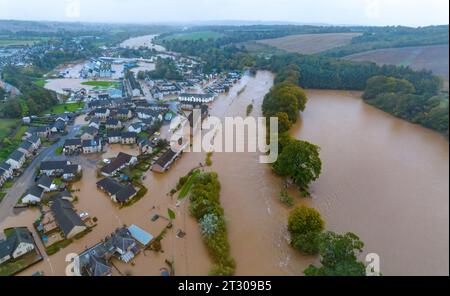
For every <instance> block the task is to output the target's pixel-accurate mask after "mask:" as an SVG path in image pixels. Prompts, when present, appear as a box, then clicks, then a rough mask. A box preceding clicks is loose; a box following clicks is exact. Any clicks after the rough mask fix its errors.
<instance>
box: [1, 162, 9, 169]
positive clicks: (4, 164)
mask: <svg viewBox="0 0 450 296" xmlns="http://www.w3.org/2000/svg"><path fill="white" fill-rule="evenodd" d="M0 169H2V170H4V171H9V170H10V169H11V165H10V164H9V163H7V162H5V161H4V162H2V163H1V164H0Z"/></svg>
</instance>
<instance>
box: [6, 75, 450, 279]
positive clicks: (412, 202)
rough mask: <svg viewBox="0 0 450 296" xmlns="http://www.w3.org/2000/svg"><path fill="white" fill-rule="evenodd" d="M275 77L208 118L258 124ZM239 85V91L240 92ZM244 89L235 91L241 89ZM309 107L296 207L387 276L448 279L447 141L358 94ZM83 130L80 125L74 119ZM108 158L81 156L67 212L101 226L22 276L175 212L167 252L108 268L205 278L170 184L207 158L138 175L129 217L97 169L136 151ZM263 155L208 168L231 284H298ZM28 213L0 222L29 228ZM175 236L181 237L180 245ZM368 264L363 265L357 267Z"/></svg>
mask: <svg viewBox="0 0 450 296" xmlns="http://www.w3.org/2000/svg"><path fill="white" fill-rule="evenodd" d="M272 83H273V75H272V74H271V73H269V72H264V71H260V72H258V73H257V75H256V76H255V77H248V76H244V77H243V79H242V80H241V81H240V82H239V83H238V84H237V85H236V86H234V87H233V88H232V89H231V91H230V93H229V94H226V95H221V96H219V97H218V98H217V100H216V101H215V102H214V103H213V104H212V106H211V110H210V113H211V115H215V116H219V117H224V116H243V117H244V116H245V113H246V108H247V106H248V105H249V104H250V103H253V105H254V108H253V112H252V114H251V115H252V116H260V115H261V104H262V100H263V97H264V95H265V94H266V93H267V92H268V91H269V89H270V88H271V86H272ZM244 87H245V88H244ZM241 90H242V91H241ZM307 95H308V97H309V102H308V104H307V107H306V110H305V112H304V113H303V114H302V119H301V120H300V121H299V122H298V124H296V125H295V126H294V127H293V128H292V135H293V136H295V137H296V138H299V139H305V140H308V141H311V142H312V143H315V144H318V145H319V146H321V148H322V150H321V158H322V161H323V170H322V175H321V177H320V178H319V180H317V181H316V182H315V183H314V184H313V185H312V187H311V192H312V196H313V197H312V199H302V198H300V197H298V192H297V190H296V189H295V188H291V190H290V193H291V195H293V196H296V202H297V203H306V204H308V205H311V206H313V207H316V208H318V210H319V211H320V212H321V213H322V216H323V217H324V219H325V221H326V228H327V229H329V230H333V231H338V232H347V231H352V232H355V233H356V234H358V235H359V236H360V237H361V238H362V240H363V241H364V242H365V244H366V246H365V250H364V255H365V254H367V253H372V252H374V253H377V254H379V255H380V257H381V272H382V273H383V274H384V275H418V274H427V275H431V274H448V251H449V249H448V238H449V237H448V235H449V228H448V216H449V213H448V206H449V204H448V194H449V185H448V184H449V183H448V177H449V167H448V148H449V147H448V142H447V141H446V140H445V139H444V138H442V137H440V136H439V135H437V134H436V133H434V132H431V131H429V130H426V129H424V128H421V127H418V126H415V125H412V124H409V123H407V122H405V121H402V120H399V119H396V118H394V117H392V116H390V115H388V114H386V113H383V112H381V111H379V110H377V109H375V108H373V107H370V106H368V105H366V104H364V103H363V101H362V100H361V99H360V98H359V96H360V93H357V92H345V91H316V90H310V91H307ZM80 121H81V119H80ZM110 148H111V149H110V150H109V151H108V153H105V154H103V155H97V156H95V155H94V156H88V157H84V156H83V157H78V158H77V160H74V162H77V161H78V163H80V164H81V165H82V167H83V178H82V180H81V181H80V182H78V183H76V184H75V186H74V187H75V189H79V190H80V191H77V192H75V193H74V194H75V195H76V196H78V199H79V201H78V203H77V204H76V205H75V207H76V208H77V209H78V211H79V212H81V211H87V212H89V214H90V216H91V217H97V218H98V226H96V227H95V228H94V229H93V231H92V232H91V233H89V234H87V235H86V236H85V237H83V238H82V239H81V240H79V241H75V242H74V243H72V244H71V245H69V246H68V247H67V248H65V249H63V250H61V251H60V252H58V253H56V254H55V255H53V256H51V257H50V260H48V259H47V256H46V258H45V260H44V261H43V262H40V263H38V264H37V265H35V266H33V267H31V268H29V269H27V270H26V271H25V272H23V273H22V274H23V275H30V274H32V273H33V272H35V271H37V270H44V271H45V274H46V275H63V274H64V270H65V266H66V263H65V260H64V259H65V255H66V254H68V253H71V252H75V253H79V252H81V251H83V250H84V249H85V247H86V246H92V245H94V244H96V243H97V242H99V241H100V240H101V239H103V238H104V237H105V236H106V235H108V234H109V233H111V232H112V231H113V230H114V229H115V228H116V227H119V226H121V225H123V224H127V225H131V224H136V225H138V226H139V227H141V228H143V229H145V230H147V231H149V232H151V233H152V234H153V235H154V236H157V235H158V234H159V232H160V231H161V229H162V228H163V224H164V221H163V220H161V219H160V220H158V221H157V222H151V217H152V216H153V215H154V214H159V215H161V216H167V208H172V209H173V210H174V211H175V212H176V219H175V221H174V226H173V228H172V229H170V230H169V231H168V232H167V235H166V237H165V238H164V239H163V240H162V246H163V250H164V253H159V254H155V253H154V252H150V251H146V253H145V254H140V255H138V257H137V258H136V260H135V262H136V264H135V266H131V265H130V264H127V265H125V264H121V263H117V264H116V262H115V265H117V266H118V268H119V269H120V270H121V272H128V271H129V272H131V273H132V274H133V275H158V274H159V268H161V267H164V266H165V265H164V260H165V259H167V260H173V261H174V266H175V273H176V274H177V275H206V274H208V272H209V270H210V268H211V266H212V262H211V260H210V258H209V255H208V253H207V250H206V248H205V247H204V244H203V242H202V239H201V234H200V230H199V226H198V224H197V222H196V221H195V220H194V219H193V218H192V217H190V215H189V214H188V211H187V206H188V200H187V199H186V200H185V201H184V202H183V203H182V204H181V205H180V206H179V207H176V196H174V197H170V196H168V192H170V190H171V189H172V188H174V187H175V186H176V183H177V181H178V179H179V178H180V177H181V176H184V175H186V174H187V173H188V172H189V171H190V170H191V169H192V168H194V167H196V166H198V165H199V163H200V162H202V163H203V162H204V161H205V153H185V154H184V155H183V156H182V157H181V158H180V159H179V160H177V162H175V164H173V165H172V167H171V169H170V170H169V171H168V172H166V173H165V174H154V173H152V172H150V171H149V172H147V173H146V178H145V180H144V185H145V186H146V187H147V188H148V193H147V194H146V196H145V197H144V198H142V199H141V200H139V201H138V202H137V203H135V204H134V205H132V206H130V207H126V208H123V209H119V208H118V207H117V206H116V205H115V204H113V203H112V202H111V200H110V199H109V198H108V197H107V196H106V195H105V194H104V193H103V192H100V191H99V190H98V189H97V188H96V182H97V181H98V180H99V179H98V177H97V172H96V166H95V165H96V162H97V161H98V160H100V159H102V158H107V157H114V156H116V155H117V153H118V152H120V151H125V152H127V153H130V154H136V153H137V150H136V148H130V147H127V148H126V149H122V148H121V146H120V145H112V146H111V147H110ZM259 156H260V153H247V152H246V153H214V154H213V156H212V162H213V164H212V166H211V167H210V168H207V170H212V171H216V172H217V173H218V175H219V180H220V182H221V185H222V186H221V188H222V190H221V202H222V205H223V207H224V210H225V217H226V219H227V226H228V232H229V241H230V245H231V254H232V256H233V257H234V258H235V260H236V274H237V275H301V274H302V273H303V270H304V269H305V268H306V267H307V266H308V265H309V264H311V263H315V262H317V258H313V257H306V256H301V255H299V254H298V252H297V251H295V250H293V249H292V248H291V247H290V246H289V245H288V240H289V237H288V232H287V229H286V224H287V215H288V213H289V210H290V209H288V208H286V207H285V206H283V205H282V204H281V203H280V202H279V201H278V196H279V193H280V191H281V189H282V186H283V180H282V179H281V178H279V177H277V176H275V175H274V174H273V173H272V172H271V169H270V167H269V166H268V165H266V164H260V163H259V161H258V160H259V159H258V158H259ZM37 216H38V213H37V212H36V211H25V212H22V213H21V214H20V215H19V216H15V217H9V218H8V219H6V220H5V221H3V222H0V229H3V228H6V227H7V226H11V225H14V226H28V227H31V224H32V223H33V221H34V220H35V219H36V218H37ZM178 229H182V230H183V231H185V232H186V234H187V235H186V237H184V238H182V239H180V238H177V237H176V235H175V233H176V231H177V230H178ZM362 259H364V256H363V258H362Z"/></svg>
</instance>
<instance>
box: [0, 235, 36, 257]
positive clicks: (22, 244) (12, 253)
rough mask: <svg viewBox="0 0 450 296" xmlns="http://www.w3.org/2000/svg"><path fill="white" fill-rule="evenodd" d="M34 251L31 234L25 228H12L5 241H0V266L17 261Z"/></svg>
mask: <svg viewBox="0 0 450 296" xmlns="http://www.w3.org/2000/svg"><path fill="white" fill-rule="evenodd" d="M34 249H35V245H34V240H33V236H32V235H31V232H30V231H28V229H27V228H14V229H13V231H12V233H11V234H10V235H9V236H8V237H7V238H6V239H5V240H1V241H0V264H2V263H5V262H7V261H9V260H13V259H18V258H20V257H22V256H23V255H25V254H28V253H30V252H32V251H33V250H34Z"/></svg>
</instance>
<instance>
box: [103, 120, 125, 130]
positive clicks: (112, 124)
mask: <svg viewBox="0 0 450 296" xmlns="http://www.w3.org/2000/svg"><path fill="white" fill-rule="evenodd" d="M105 126H106V128H107V129H121V128H122V123H121V122H120V120H117V119H115V118H108V119H107V120H106V123H105Z"/></svg>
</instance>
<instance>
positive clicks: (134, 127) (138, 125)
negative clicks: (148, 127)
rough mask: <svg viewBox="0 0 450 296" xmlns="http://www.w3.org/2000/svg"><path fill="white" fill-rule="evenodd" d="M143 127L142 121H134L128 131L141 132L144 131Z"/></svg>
mask: <svg viewBox="0 0 450 296" xmlns="http://www.w3.org/2000/svg"><path fill="white" fill-rule="evenodd" d="M142 129H143V124H142V123H133V124H131V125H130V126H129V127H128V131H129V132H132V133H137V134H139V133H140V132H142Z"/></svg>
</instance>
